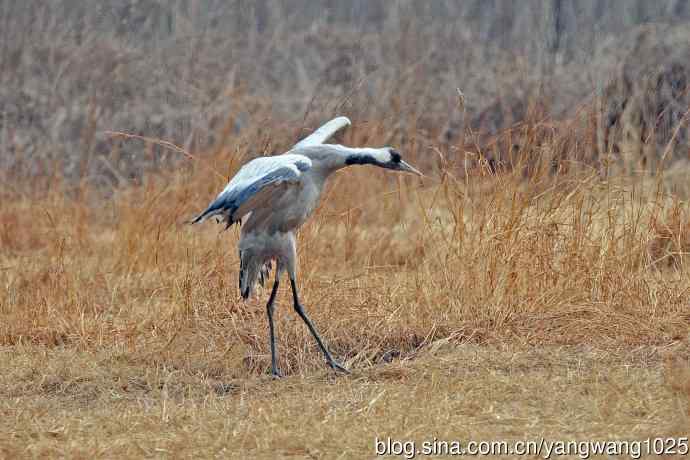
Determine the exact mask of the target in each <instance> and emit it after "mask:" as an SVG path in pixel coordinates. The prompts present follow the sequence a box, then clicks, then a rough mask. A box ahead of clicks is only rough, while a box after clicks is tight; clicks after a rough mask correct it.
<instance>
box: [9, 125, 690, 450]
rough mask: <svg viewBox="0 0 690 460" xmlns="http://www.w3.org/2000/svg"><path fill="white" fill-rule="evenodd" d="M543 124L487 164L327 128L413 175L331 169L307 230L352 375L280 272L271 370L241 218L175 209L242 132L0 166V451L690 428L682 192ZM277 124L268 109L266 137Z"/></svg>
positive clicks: (361, 131) (689, 289)
mask: <svg viewBox="0 0 690 460" xmlns="http://www.w3.org/2000/svg"><path fill="white" fill-rule="evenodd" d="M276 126H278V125H276ZM549 126H550V127H549V129H548V130H546V131H547V132H549V133H550V134H548V135H545V136H541V137H540V139H539V142H538V143H537V142H536V141H534V140H535V136H536V135H535V134H534V133H535V132H536V131H537V130H538V128H534V129H532V128H529V129H528V128H525V129H524V130H523V131H522V138H521V139H522V143H521V145H522V147H521V151H520V152H519V154H518V155H517V156H516V157H517V158H531V159H532V160H531V161H530V162H529V164H524V165H523V164H517V165H515V167H513V168H511V169H509V170H508V169H506V170H505V171H502V172H499V173H493V172H491V171H490V169H489V168H488V167H486V162H484V161H482V160H481V156H478V157H474V158H475V160H476V161H475V165H476V166H475V167H473V168H469V169H464V168H461V167H460V166H461V165H460V164H458V161H457V160H456V161H451V160H449V159H448V158H447V157H446V156H444V155H441V154H440V153H439V152H440V150H438V151H437V149H434V148H433V146H431V147H430V148H429V149H428V150H421V149H416V148H413V147H412V146H411V145H408V144H406V141H405V137H404V136H401V137H400V138H398V139H392V140H390V139H387V138H385V139H384V138H383V137H382V134H381V133H384V132H386V125H385V122H382V123H377V122H374V121H372V120H357V119H355V120H354V125H353V127H352V128H351V129H350V130H349V131H348V132H347V133H346V134H345V135H344V136H343V138H342V139H340V140H341V141H342V142H344V143H346V144H348V145H364V144H368V145H379V144H383V143H384V142H389V141H391V142H393V143H394V144H395V145H399V146H400V149H401V151H402V152H404V154H405V153H406V157H407V158H408V159H409V160H410V162H412V163H413V164H415V165H418V166H419V167H420V168H421V169H423V170H424V171H425V172H426V173H427V177H426V178H422V179H418V178H414V177H409V176H399V175H395V174H392V173H386V172H384V171H379V170H372V169H366V168H363V167H362V168H360V169H357V168H351V169H348V170H344V171H342V172H340V173H338V174H337V175H336V177H335V178H333V179H332V181H331V183H330V186H329V187H328V189H327V191H326V193H325V196H324V200H323V203H322V206H321V208H320V209H319V210H318V211H317V212H316V214H315V216H314V217H313V218H312V220H311V221H310V222H309V223H308V224H307V225H306V226H305V228H303V230H302V231H301V233H300V234H299V240H300V241H299V249H300V252H299V259H300V278H299V282H300V284H301V286H302V295H303V297H304V301H305V304H306V306H307V309H308V311H309V312H310V314H311V316H312V318H313V319H314V321H315V323H316V325H317V327H318V328H319V329H320V330H321V332H322V333H323V335H324V336H325V338H326V340H327V342H328V343H329V344H330V346H331V348H332V349H333V351H334V354H335V355H336V356H337V357H338V359H341V360H342V361H344V363H345V364H346V365H347V366H348V367H349V368H351V369H352V371H353V372H352V374H351V375H346V376H342V375H335V374H334V373H333V372H332V371H330V370H329V369H327V368H326V366H325V365H324V363H323V360H322V357H321V355H320V353H319V352H318V350H317V349H316V347H315V344H314V343H313V340H312V338H311V336H309V334H308V331H307V330H306V328H305V327H304V325H303V324H302V322H301V321H300V320H299V318H298V317H296V315H295V314H293V312H292V309H291V307H290V302H289V293H288V292H287V290H286V288H285V283H283V287H281V291H280V295H279V302H280V307H279V308H278V310H277V311H278V315H277V317H278V320H277V333H278V344H279V345H278V346H279V353H280V366H281V368H282V370H283V371H284V372H285V373H286V378H284V379H281V380H273V379H271V378H270V377H269V376H268V374H267V371H268V368H269V367H270V354H269V352H268V340H267V329H268V327H267V322H266V317H265V309H264V303H265V301H266V297H267V292H266V291H265V290H264V291H262V292H260V295H259V296H258V298H255V299H251V300H250V301H248V302H247V303H243V302H241V300H240V299H239V293H238V291H237V287H236V286H237V282H236V277H237V270H238V261H237V254H236V250H235V243H236V239H237V236H238V235H237V233H238V232H237V230H236V229H232V230H229V231H227V232H220V231H219V229H220V228H221V226H215V225H212V224H210V223H209V224H204V225H203V226H197V227H192V226H189V225H187V224H185V221H186V220H187V219H189V218H190V217H191V216H192V215H193V214H194V213H196V212H197V211H199V210H200V209H202V208H203V207H204V205H205V204H206V203H207V202H208V201H209V199H210V198H211V197H212V196H214V195H215V193H217V191H218V190H219V188H221V187H222V186H223V185H224V183H225V180H226V179H227V177H228V176H229V175H231V174H232V173H233V172H234V171H235V170H236V169H237V168H238V167H239V165H240V164H241V163H242V162H244V161H246V159H247V158H248V157H249V155H251V154H252V153H253V152H252V149H251V148H250V146H251V145H253V144H256V143H259V142H261V141H262V138H260V137H258V136H259V135H258V134H257V133H255V132H250V133H249V134H245V135H243V136H236V137H233V135H232V134H228V133H225V137H224V138H223V139H222V140H221V141H219V142H218V147H217V148H215V149H213V150H212V151H208V152H201V153H199V154H198V155H195V156H194V158H193V159H186V160H184V161H183V162H182V163H181V164H180V167H179V168H178V169H177V170H176V171H163V172H161V173H156V174H153V173H152V174H149V175H147V176H145V177H144V178H143V180H142V181H141V183H138V184H135V185H131V186H128V187H125V188H121V189H118V190H117V191H115V192H113V194H111V195H109V196H106V195H104V194H102V193H101V192H100V191H99V190H97V189H95V188H93V187H90V186H89V185H88V184H82V185H80V186H77V187H72V186H71V185H69V184H68V183H66V182H64V181H61V180H60V179H59V177H48V178H45V179H42V180H37V181H36V182H35V183H32V184H27V183H12V182H11V181H9V180H6V181H4V182H3V187H2V196H1V197H0V198H1V199H2V203H3V206H2V208H1V211H0V244H1V245H2V251H1V252H0V282H1V283H2V287H3V290H2V296H1V297H0V315H1V318H2V321H1V322H0V346H1V348H0V369H2V372H0V397H1V399H0V414H1V415H2V417H1V418H0V433H1V435H0V457H2V458H19V457H33V458H48V457H68V458H94V457H98V458H100V457H106V458H134V457H185V458H208V457H236V458H274V457H295V458H372V457H374V440H375V438H376V437H379V438H384V437H386V436H391V437H394V438H396V439H401V440H405V439H416V440H425V439H426V440H428V439H433V438H434V437H435V438H437V439H448V440H453V439H457V440H470V439H473V440H501V439H538V438H539V437H545V438H547V439H552V440H557V439H561V440H594V439H644V438H646V437H650V436H651V437H653V436H681V435H686V436H687V433H688V429H689V427H690V403H689V398H690V337H689V334H688V332H689V327H690V311H689V310H688V302H689V300H690V268H689V267H688V259H687V256H686V254H687V253H688V251H689V250H690V214H689V212H690V209H688V204H687V201H683V200H681V199H680V198H678V197H674V196H672V195H669V194H667V193H666V192H665V190H666V189H667V187H665V185H664V184H665V181H666V179H665V178H664V177H663V176H658V177H656V178H653V177H652V178H649V177H647V178H645V177H642V178H636V179H631V178H613V177H610V178H606V177H604V176H602V175H601V174H598V173H596V172H594V170H592V169H589V168H588V166H587V165H586V164H584V163H582V164H577V163H576V162H575V161H574V160H573V162H572V164H570V166H568V167H565V166H563V165H568V162H563V163H561V165H562V166H563V167H560V168H559V169H558V171H557V172H556V173H553V172H552V171H551V166H552V164H553V161H552V159H553V158H556V157H558V158H564V154H563V153H564V152H565V153H566V154H567V155H565V157H567V158H579V157H582V156H583V155H584V154H582V153H581V150H583V151H584V150H585V149H586V147H587V146H586V145H585V144H581V143H578V142H576V141H574V140H573V139H571V137H573V136H575V134H573V130H572V129H569V128H567V127H566V128H565V129H558V128H557V127H554V126H555V125H554V124H550V125H549ZM283 128H284V127H283ZM293 128H295V129H298V128H299V123H296V124H295V125H294V126H291V127H290V129H289V130H286V129H276V131H275V134H274V135H273V137H272V138H271V142H272V143H273V145H274V146H275V148H276V151H280V148H281V147H285V146H287V145H290V143H291V142H293V141H294V140H295V139H294V138H293V137H292V134H294V132H295V129H293ZM411 137H413V136H408V138H411ZM533 141H534V142H533ZM125 142H138V141H137V140H135V139H129V140H125ZM143 145H144V144H142V146H143ZM146 145H149V147H150V143H146ZM406 147H407V148H406ZM142 150H146V149H145V148H142ZM468 155H469V154H468ZM477 158H479V159H478V160H477ZM523 166H524V167H523Z"/></svg>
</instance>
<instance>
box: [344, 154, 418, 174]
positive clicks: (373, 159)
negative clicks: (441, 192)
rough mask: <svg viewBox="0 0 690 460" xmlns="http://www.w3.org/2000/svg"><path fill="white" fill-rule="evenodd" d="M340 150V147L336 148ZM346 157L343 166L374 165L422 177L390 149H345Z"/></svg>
mask: <svg viewBox="0 0 690 460" xmlns="http://www.w3.org/2000/svg"><path fill="white" fill-rule="evenodd" d="M338 148H342V147H338ZM346 150H347V156H346V158H345V165H346V166H348V165H374V166H378V167H379V168H386V169H392V170H394V171H405V172H411V173H413V174H417V175H419V176H423V175H424V174H422V173H421V172H419V171H417V169H415V168H413V167H412V166H411V165H410V164H409V163H407V162H405V161H404V160H403V159H402V157H401V156H400V153H398V152H397V151H396V150H395V149H393V148H392V147H383V148H380V149H372V148H368V147H365V148H349V147H346Z"/></svg>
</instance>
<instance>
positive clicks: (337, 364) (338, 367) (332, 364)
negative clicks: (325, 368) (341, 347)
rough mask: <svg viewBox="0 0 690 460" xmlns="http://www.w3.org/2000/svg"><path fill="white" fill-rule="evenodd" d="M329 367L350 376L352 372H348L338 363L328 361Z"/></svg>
mask: <svg viewBox="0 0 690 460" xmlns="http://www.w3.org/2000/svg"><path fill="white" fill-rule="evenodd" d="M328 365H329V366H330V367H331V369H333V370H334V371H337V372H342V373H343V374H350V373H351V372H350V371H349V370H347V369H346V368H345V367H344V366H343V365H342V364H340V363H338V362H337V361H328Z"/></svg>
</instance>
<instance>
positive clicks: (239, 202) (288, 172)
mask: <svg viewBox="0 0 690 460" xmlns="http://www.w3.org/2000/svg"><path fill="white" fill-rule="evenodd" d="M349 124H350V121H349V120H348V119H347V118H345V117H339V118H335V119H333V120H331V121H330V122H328V123H326V124H325V125H323V126H322V127H321V128H319V129H318V130H317V131H315V132H314V133H313V134H312V135H310V136H309V137H307V138H305V139H303V140H302V141H300V142H299V143H297V144H296V145H295V147H293V149H292V150H290V151H289V152H287V153H286V154H283V155H278V156H273V157H260V158H256V159H254V160H252V161H250V162H249V163H247V164H245V165H244V166H243V167H242V168H240V170H239V171H238V172H237V174H236V175H235V176H234V177H233V178H232V179H231V180H230V182H229V183H228V185H227V186H226V187H225V189H224V190H223V191H222V192H221V193H220V194H219V195H218V196H217V197H216V199H215V200H214V201H213V202H212V203H211V204H210V205H209V206H208V208H207V209H206V210H205V211H204V212H203V213H201V214H200V215H199V216H198V217H197V218H196V219H194V221H193V222H194V223H196V222H201V221H203V220H205V219H207V218H209V217H211V216H221V218H222V219H223V220H225V222H226V224H227V226H230V225H232V224H234V223H237V222H240V221H241V222H242V230H241V235H240V241H239V253H240V276H239V278H240V279H239V285H240V292H241V294H242V297H244V298H245V299H246V298H248V297H249V296H250V295H251V294H252V292H253V290H254V286H255V285H256V283H257V281H260V282H261V283H262V284H263V282H264V280H265V279H266V278H267V277H268V271H269V269H270V267H271V261H273V260H275V261H276V278H275V282H274V285H273V289H272V291H271V295H270V298H269V301H268V304H267V306H266V308H267V314H268V321H269V333H270V346H271V371H272V373H273V375H275V376H278V375H279V372H278V368H277V362H276V350H275V338H274V337H275V334H274V326H273V309H274V301H275V296H276V293H277V290H278V285H279V282H280V276H281V274H282V273H283V272H284V271H287V272H288V275H289V277H290V284H291V288H292V293H293V300H294V306H295V311H296V312H297V313H298V314H299V316H300V317H301V318H302V319H303V320H304V322H305V323H306V324H307V326H308V328H309V330H310V331H311V333H312V334H313V335H314V338H315V339H316V341H317V343H318V345H319V347H320V348H321V350H322V352H323V353H324V355H325V357H326V360H327V361H328V364H329V365H330V366H331V367H332V368H334V369H337V370H341V371H346V369H345V368H344V367H342V366H341V365H340V364H338V363H337V362H336V361H335V360H334V359H333V357H332V356H331V354H330V352H329V351H328V349H327V348H326V347H325V345H324V343H323V341H322V340H321V337H320V336H319V334H318V333H317V332H316V329H315V328H314V325H313V324H312V323H311V321H310V320H309V317H308V316H307V315H306V313H305V312H304V309H303V307H302V305H301V303H300V301H299V296H298V293H297V286H296V276H297V275H296V272H297V266H296V261H297V249H296V241H295V232H296V231H297V229H298V228H299V227H300V226H301V225H302V224H303V223H304V222H305V221H306V220H307V219H308V218H309V216H310V215H311V214H312V212H313V211H314V209H316V207H317V205H318V203H319V199H320V197H321V192H322V190H323V187H324V185H325V182H326V180H327V179H328V177H329V176H330V175H331V174H332V173H334V172H335V171H337V170H338V169H340V168H343V167H346V166H349V165H355V164H371V165H376V166H379V167H383V168H387V169H393V170H398V171H408V172H413V173H416V174H421V173H419V172H418V171H417V170H416V169H414V168H413V167H412V166H410V165H409V164H407V163H405V162H404V161H402V159H401V158H400V154H398V153H397V152H396V151H395V150H393V149H391V148H389V147H384V148H381V149H372V148H351V147H345V146H342V145H331V144H323V142H324V141H325V140H327V139H328V138H329V137H330V136H332V135H333V134H334V133H335V132H336V131H337V130H338V129H340V128H342V127H344V126H347V125H349Z"/></svg>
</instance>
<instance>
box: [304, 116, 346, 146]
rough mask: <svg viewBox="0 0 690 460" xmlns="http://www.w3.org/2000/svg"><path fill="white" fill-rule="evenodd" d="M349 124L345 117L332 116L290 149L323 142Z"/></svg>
mask: <svg viewBox="0 0 690 460" xmlns="http://www.w3.org/2000/svg"><path fill="white" fill-rule="evenodd" d="M350 124H351V123H350V119H349V118H347V117H337V118H334V119H332V120H331V121H329V122H327V123H325V124H324V125H323V126H321V127H320V128H319V129H317V130H316V131H314V132H313V133H311V134H310V135H309V136H307V137H305V138H304V139H302V140H301V141H299V142H298V143H296V144H295V145H294V146H293V147H292V149H296V148H299V147H308V146H310V145H319V144H323V143H324V142H326V141H327V140H328V138H329V137H331V136H332V135H334V134H335V133H336V132H338V131H339V130H340V129H342V128H344V127H345V126H349V125H350Z"/></svg>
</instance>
